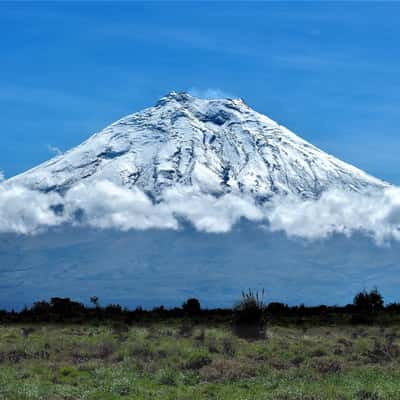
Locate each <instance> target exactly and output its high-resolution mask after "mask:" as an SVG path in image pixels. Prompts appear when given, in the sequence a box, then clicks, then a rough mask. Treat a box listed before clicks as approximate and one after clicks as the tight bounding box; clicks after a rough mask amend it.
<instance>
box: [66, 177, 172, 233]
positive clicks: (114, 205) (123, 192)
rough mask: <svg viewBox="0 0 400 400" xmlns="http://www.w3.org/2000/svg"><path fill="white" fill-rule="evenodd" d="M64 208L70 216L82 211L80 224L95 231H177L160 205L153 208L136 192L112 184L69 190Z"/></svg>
mask: <svg viewBox="0 0 400 400" xmlns="http://www.w3.org/2000/svg"><path fill="white" fill-rule="evenodd" d="M64 204H65V209H66V212H67V214H68V215H69V216H70V219H71V220H72V216H73V215H74V214H75V213H76V212H77V211H78V210H81V211H82V213H83V221H82V223H83V224H85V225H88V226H92V227H97V228H103V229H105V228H115V229H120V230H123V231H126V230H129V229H150V228H160V229H177V228H178V223H177V221H176V219H175V218H174V216H173V215H172V214H171V213H169V212H168V211H167V210H165V208H164V207H163V206H162V205H154V204H153V203H152V202H151V201H150V199H149V198H148V197H147V196H146V195H145V194H144V193H143V192H141V191H140V190H139V189H132V190H128V189H125V188H122V187H119V186H117V185H114V184H113V183H111V182H108V181H103V182H98V183H95V184H94V185H91V187H90V190H88V187H87V186H86V185H84V184H80V185H78V186H76V187H74V188H73V189H71V190H70V191H69V192H68V193H67V194H66V196H65V199H64Z"/></svg>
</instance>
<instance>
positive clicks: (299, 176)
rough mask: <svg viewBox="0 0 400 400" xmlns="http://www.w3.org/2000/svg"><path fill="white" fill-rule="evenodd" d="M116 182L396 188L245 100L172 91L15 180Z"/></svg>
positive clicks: (307, 191) (39, 184) (37, 184)
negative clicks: (203, 96) (312, 142)
mask: <svg viewBox="0 0 400 400" xmlns="http://www.w3.org/2000/svg"><path fill="white" fill-rule="evenodd" d="M97 180H110V181H112V182H114V183H116V184H119V185H122V186H124V187H128V188H133V187H138V188H140V189H141V190H143V191H144V192H145V193H147V194H148V195H149V196H150V197H151V198H153V199H162V193H163V191H164V190H165V189H167V188H170V187H173V186H175V185H183V186H191V187H194V188H196V189H198V190H199V191H201V192H204V193H210V194H214V195H219V194H224V193H239V194H240V193H243V194H249V195H251V196H253V197H254V198H255V199H256V200H257V201H260V202H264V201H266V200H269V199H271V198H272V197H274V196H276V195H294V196H297V197H300V198H318V197H319V196H320V195H321V193H322V192H324V191H326V190H328V189H331V188H341V189H344V190H350V191H355V192H362V191H365V190H369V189H376V188H384V187H387V186H389V184H388V183H386V182H384V181H382V180H379V179H377V178H374V177H372V176H370V175H368V174H367V173H365V172H364V171H362V170H360V169H358V168H356V167H354V166H352V165H350V164H347V163H345V162H343V161H341V160H339V159H337V158H335V157H334V156H332V155H329V154H327V153H325V152H323V151H322V150H320V149H318V148H317V147H315V146H314V145H312V144H311V143H309V142H307V141H305V140H304V139H302V138H300V137H299V136H297V135H296V134H295V133H293V132H291V131H290V130H289V129H287V128H285V127H284V126H281V125H279V124H278V123H276V122H275V121H273V120H272V119H270V118H268V117H267V116H265V115H262V114H260V113H258V112H256V111H254V110H252V109H251V108H250V107H249V106H248V105H247V104H246V103H245V102H244V101H243V100H242V99H210V100H204V99H199V98H196V97H194V96H191V95H189V94H188V93H185V92H180V93H178V92H171V93H169V94H167V95H166V96H164V97H162V98H161V99H160V100H159V101H158V102H157V103H156V104H155V106H153V107H150V108H146V109H144V110H142V111H139V112H136V113H134V114H130V115H127V116H125V117H123V118H121V119H119V120H117V121H116V122H114V123H112V124H111V125H109V126H107V127H106V128H105V129H103V130H102V131H100V132H98V133H95V134H94V135H92V136H91V137H90V138H89V139H87V140H86V141H85V142H83V143H82V144H80V145H78V146H77V147H75V148H73V149H71V150H69V151H67V152H66V153H64V154H62V155H60V156H57V157H55V158H53V159H51V160H49V161H47V162H45V163H43V164H40V165H39V166H37V167H35V168H33V169H31V170H28V171H27V172H25V173H22V174H20V175H17V176H15V177H13V178H11V179H9V180H8V181H7V183H9V184H21V185H23V186H26V187H28V188H30V189H35V190H40V191H43V192H52V191H56V192H59V193H63V192H66V191H68V190H69V189H70V188H71V187H73V186H74V185H76V184H78V183H81V182H85V183H87V184H88V185H90V183H93V182H94V181H97Z"/></svg>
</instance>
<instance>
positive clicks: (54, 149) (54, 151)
mask: <svg viewBox="0 0 400 400" xmlns="http://www.w3.org/2000/svg"><path fill="white" fill-rule="evenodd" d="M47 149H48V150H49V151H50V153H52V154H53V155H56V156H60V155H61V154H63V151H62V150H61V149H60V148H59V147H57V146H52V145H51V144H48V145H47Z"/></svg>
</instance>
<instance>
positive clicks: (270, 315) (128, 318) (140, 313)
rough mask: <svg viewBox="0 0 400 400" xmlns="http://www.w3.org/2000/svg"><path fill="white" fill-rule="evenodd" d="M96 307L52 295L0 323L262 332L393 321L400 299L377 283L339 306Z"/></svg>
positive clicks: (258, 301)
mask: <svg viewBox="0 0 400 400" xmlns="http://www.w3.org/2000/svg"><path fill="white" fill-rule="evenodd" d="M90 302H91V306H85V305H84V304H83V303H80V302H77V301H73V300H71V299H70V298H60V297H53V298H51V299H50V301H38V302H35V303H34V304H33V305H32V306H31V307H25V308H24V309H23V310H21V311H19V312H16V311H0V322H83V321H97V322H99V321H108V320H110V321H113V320H118V321H121V322H124V323H135V322H146V321H153V320H166V319H178V320H179V319H191V320H193V321H194V322H196V321H198V322H202V321H216V322H229V323H231V324H233V326H234V327H237V328H238V329H239V330H240V329H241V328H242V327H252V328H251V329H253V330H254V331H262V329H263V327H264V326H265V322H266V321H286V322H291V323H298V324H301V323H303V322H304V321H313V320H314V321H315V322H319V323H323V322H327V323H329V322H338V321H339V322H340V321H345V322H353V323H372V322H375V321H377V322H382V321H383V320H384V321H386V322H390V321H394V320H395V319H396V318H397V317H399V318H400V304H399V303H392V304H389V305H386V306H385V304H384V299H383V297H382V295H381V294H380V293H379V291H378V290H377V289H376V288H375V289H372V290H371V291H369V292H367V291H365V290H363V291H362V292H360V293H358V294H357V295H356V296H355V297H354V301H353V303H352V304H348V305H346V306H343V307H339V306H326V305H320V306H313V307H311V306H305V305H299V306H288V305H287V304H284V303H278V302H272V303H269V304H267V303H265V302H264V291H263V292H261V293H258V292H253V291H251V290H249V291H248V292H243V293H242V297H241V299H240V300H239V301H238V302H237V304H235V305H234V306H233V307H232V308H215V309H203V308H202V307H201V305H200V301H199V300H198V299H195V298H190V299H188V300H187V301H185V302H184V303H183V304H182V306H181V307H174V308H165V307H164V306H160V307H155V308H153V309H152V310H144V309H142V308H141V307H137V308H136V309H128V308H125V307H122V306H120V305H118V304H109V305H107V306H101V305H100V301H99V298H98V297H96V296H93V297H91V298H90Z"/></svg>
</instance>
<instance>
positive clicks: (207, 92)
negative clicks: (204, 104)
mask: <svg viewBox="0 0 400 400" xmlns="http://www.w3.org/2000/svg"><path fill="white" fill-rule="evenodd" d="M189 94H191V95H192V96H195V97H200V98H201V99H225V98H230V99H231V98H235V96H234V95H232V94H230V93H227V92H225V91H224V90H221V89H216V88H207V89H199V88H196V87H193V88H191V89H189Z"/></svg>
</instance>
